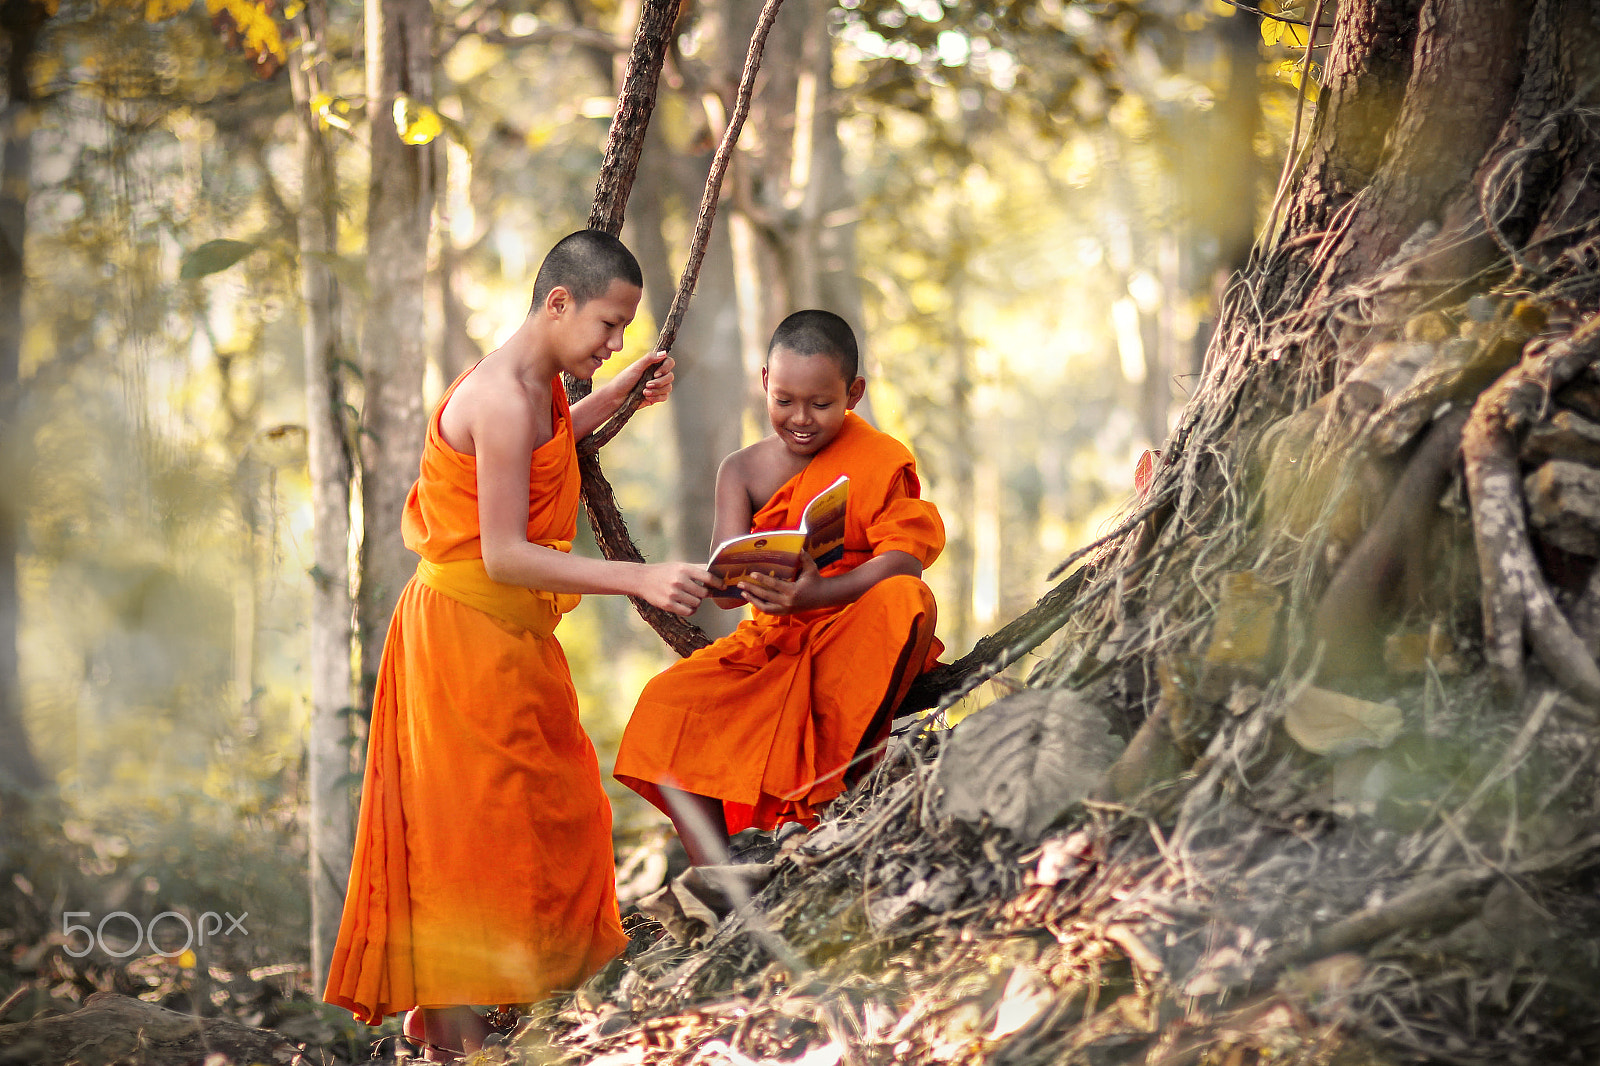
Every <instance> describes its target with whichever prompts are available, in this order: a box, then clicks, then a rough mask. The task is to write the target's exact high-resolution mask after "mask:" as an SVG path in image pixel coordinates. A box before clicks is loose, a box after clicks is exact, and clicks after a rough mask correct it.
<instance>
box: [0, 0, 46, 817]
mask: <svg viewBox="0 0 1600 1066" xmlns="http://www.w3.org/2000/svg"><path fill="white" fill-rule="evenodd" d="M44 19H45V8H44V7H43V6H42V5H39V4H34V3H32V2H30V0H9V2H7V3H5V4H3V5H0V28H3V29H4V30H5V31H6V35H7V37H8V38H9V44H10V49H9V52H8V54H7V56H6V102H5V110H4V112H3V113H0V456H4V457H5V459H4V462H5V465H6V466H7V467H8V468H9V469H7V470H5V475H6V480H7V482H8V484H9V485H11V486H13V487H14V486H15V485H16V484H18V481H17V477H18V475H20V473H21V471H20V470H18V469H15V468H14V466H13V464H16V463H17V461H18V456H19V455H21V454H23V452H24V451H25V449H26V444H25V442H24V441H22V440H20V439H19V437H20V434H21V432H22V431H21V427H20V425H19V419H18V417H17V414H18V411H17V400H18V389H19V387H20V386H19V377H18V374H19V370H20V366H21V364H20V356H21V349H22V289H23V285H24V284H25V282H26V272H25V271H24V269H23V263H24V258H23V255H24V245H25V243H26V240H27V232H28V191H29V189H30V188H31V186H32V178H33V175H32V170H33V134H32V128H33V124H34V121H35V105H34V101H33V89H32V85H31V84H30V82H29V68H30V66H31V64H32V60H33V53H34V49H35V46H36V44H37V42H38V38H39V31H40V28H41V26H42V25H43V23H44ZM20 502H21V501H18V500H16V499H15V498H14V492H12V491H7V492H0V794H7V795H10V794H14V793H15V792H16V791H19V790H20V791H22V792H28V791H32V790H33V789H36V788H38V787H40V786H41V785H43V784H44V782H45V775H44V772H43V770H42V769H41V768H40V766H39V763H38V760H37V759H36V758H35V757H34V753H33V745H32V742H31V741H30V739H29V737H28V729H27V725H26V723H25V722H24V720H23V715H22V686H21V678H20V676H19V672H18V666H19V664H18V660H17V629H18V621H19V615H20V608H21V601H20V597H19V590H18V588H17V554H18V551H19V548H20V542H19V535H20V531H21V521H22V515H21V511H20V509H19V507H18V506H17V505H18V503H20ZM4 807H5V809H6V811H7V812H10V811H11V807H12V805H11V804H10V803H6V804H4Z"/></svg>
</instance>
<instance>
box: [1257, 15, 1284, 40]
mask: <svg viewBox="0 0 1600 1066" xmlns="http://www.w3.org/2000/svg"><path fill="white" fill-rule="evenodd" d="M1261 39H1262V40H1263V41H1265V42H1266V43H1267V44H1277V43H1278V42H1279V41H1281V40H1283V23H1281V22H1279V21H1278V20H1277V19H1270V18H1269V19H1262V20H1261Z"/></svg>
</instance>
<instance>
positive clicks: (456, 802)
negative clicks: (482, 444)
mask: <svg viewBox="0 0 1600 1066" xmlns="http://www.w3.org/2000/svg"><path fill="white" fill-rule="evenodd" d="M468 373H470V371H469V372H468ZM465 376H466V375H462V378H458V379H457V380H456V383H455V384H452V385H451V387H450V391H449V392H447V393H446V394H445V397H444V399H443V400H441V401H440V403H439V406H438V408H437V409H435V411H434V413H433V416H432V418H431V419H430V420H429V423H428V436H427V441H426V444H425V445H424V448H423V453H422V471H421V477H420V478H419V479H418V481H417V483H416V485H415V486H413V488H412V490H411V494H410V497H409V498H408V499H407V501H406V509H405V516H404V519H403V531H404V535H405V542H406V546H407V547H409V548H411V549H412V550H413V551H415V552H417V553H418V554H419V555H421V556H422V559H423V562H422V564H420V565H419V571H418V576H417V577H414V578H412V579H411V581H410V582H409V583H407V585H406V587H405V589H404V591H402V592H401V594H400V601H399V604H398V606H397V607H396V608H395V613H394V618H393V620H392V621H391V622H390V624H389V636H388V640H387V641H386V642H385V644H384V649H383V663H382V666H381V667H380V668H379V674H378V685H377V694H376V698H375V701H374V706H373V709H372V726H371V730H370V733H369V735H368V740H367V769H366V778H365V782H364V784H363V786H362V795H361V814H360V821H359V823H358V826H357V831H356V845H355V856H354V860H353V862H352V864H351V869H350V884H349V889H348V891H347V893H346V896H345V905H344V917H343V920H342V922H341V923H340V927H339V940H338V944H337V946H336V948H335V950H334V954H333V959H332V964H331V967H330V973H329V976H328V986H327V990H326V991H325V993H324V998H326V999H327V1001H328V1002H330V1003H335V1004H338V1005H339V1006H341V1007H345V1008H347V1009H348V1010H350V1011H351V1012H352V1013H354V1014H355V1015H356V1017H357V1018H359V1019H360V1020H362V1021H364V1022H368V1023H374V1024H375V1023H377V1022H378V1021H380V1020H381V1019H382V1018H383V1017H384V1016H385V1015H387V1014H391V1013H394V1012H396V1011H401V1010H406V1009H409V1008H411V1007H414V1006H429V1007H435V1006H448V1005H454V1004H506V1003H527V1002H531V1001H534V1000H538V999H541V998H543V997H544V996H546V995H547V994H548V993H550V992H551V991H552V990H555V989H561V988H571V987H574V986H575V985H576V984H577V983H578V982H580V981H582V980H583V979H584V978H585V977H587V976H588V975H589V974H591V973H593V972H594V971H595V970H597V969H599V968H600V967H601V966H602V965H604V964H605V963H606V961H607V960H609V959H610V958H611V957H612V956H614V955H616V954H617V953H618V952H619V951H621V949H622V948H623V946H625V944H626V943H627V939H626V937H624V935H623V933H622V927H621V924H620V922H619V920H618V913H617V898H616V887H615V876H616V872H615V866H614V862H613V855H612V845H611V806H610V804H609V802H608V801H607V799H606V796H605V793H604V791H603V789H602V786H601V782H600V769H599V764H598V760H597V759H596V757H595V752H594V747H593V745H592V744H591V743H590V742H589V738H588V736H587V735H586V734H585V733H584V731H583V729H582V728H581V727H580V726H579V724H578V703H577V697H576V694H575V693H574V691H573V687H572V677H571V673H570V671H569V669H568V667H567V660H566V656H565V655H564V654H563V652H562V650H561V645H560V644H559V643H557V641H556V639H555V638H554V637H553V636H551V635H550V630H551V629H553V628H554V625H555V623H556V622H557V621H558V620H559V617H560V613H561V612H562V611H563V610H566V609H570V608H571V606H573V605H574V604H575V603H576V602H577V597H574V596H559V597H558V596H555V595H554V594H551V593H548V592H540V591H536V590H527V589H515V588H513V587H511V586H506V585H498V584H497V583H495V582H492V581H490V580H489V579H488V577H487V575H486V574H484V573H483V567H482V554H483V553H482V546H481V544H480V541H479V536H478V495H477V468H476V460H475V458H474V457H473V456H470V455H462V454H461V453H459V452H457V451H455V450H454V449H452V448H451V447H450V445H449V444H447V443H445V441H444V438H443V437H442V436H441V435H440V432H439V415H440V412H441V411H443V409H444V405H445V402H446V401H448V400H449V398H450V395H451V394H453V393H454V391H455V387H456V385H458V384H460V382H461V380H462V379H464V378H465ZM552 392H553V394H554V400H553V404H552V417H553V419H554V436H553V438H552V439H551V440H550V441H549V442H547V443H546V444H544V445H543V446H541V447H540V448H538V449H537V450H536V451H535V452H534V453H533V461H532V465H531V469H530V473H529V499H528V539H529V540H530V541H537V542H540V543H543V544H546V545H548V546H553V547H560V548H563V549H566V548H570V546H571V539H572V536H573V534H574V532H575V531H576V528H577V526H576V521H577V509H578V490H579V481H578V465H577V455H576V452H575V451H574V449H573V437H572V423H571V420H570V416H569V414H568V411H567V401H566V396H565V394H564V393H563V392H562V389H561V384H560V382H559V381H558V382H556V383H555V384H554V385H553V388H552ZM435 564H437V565H435ZM439 575H442V577H440V576H439ZM452 575H454V576H452ZM440 588H446V589H449V590H450V591H449V592H448V593H447V592H444V591H440ZM463 600H465V601H466V602H463ZM468 602H475V603H478V606H476V607H474V606H468V605H467V604H468ZM486 612H487V613H486Z"/></svg>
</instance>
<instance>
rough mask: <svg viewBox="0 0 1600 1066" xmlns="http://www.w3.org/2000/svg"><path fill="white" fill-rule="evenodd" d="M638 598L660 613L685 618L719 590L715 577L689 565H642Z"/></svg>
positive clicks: (718, 583)
mask: <svg viewBox="0 0 1600 1066" xmlns="http://www.w3.org/2000/svg"><path fill="white" fill-rule="evenodd" d="M640 574H641V580H640V582H639V588H638V590H637V593H636V594H637V595H638V596H639V598H640V599H643V600H645V601H647V602H649V603H651V604H653V605H655V606H656V607H659V608H661V609H662V610H663V611H671V612H672V613H673V614H676V615H682V616H688V615H691V614H693V613H694V610H695V608H696V607H699V606H700V601H701V600H703V599H705V598H706V596H707V595H709V593H710V590H711V589H713V588H718V587H720V582H718V580H717V578H716V575H714V574H712V573H711V571H709V570H707V569H705V568H704V567H699V566H694V565H692V564H690V563H645V564H643V565H642V566H641V568H640Z"/></svg>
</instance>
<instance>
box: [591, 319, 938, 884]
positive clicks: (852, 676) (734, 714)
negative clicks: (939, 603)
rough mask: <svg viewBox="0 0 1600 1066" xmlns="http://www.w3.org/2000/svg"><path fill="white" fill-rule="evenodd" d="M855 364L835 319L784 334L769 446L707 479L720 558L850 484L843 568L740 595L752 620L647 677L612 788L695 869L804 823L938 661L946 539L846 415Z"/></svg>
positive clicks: (857, 387) (849, 339)
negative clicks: (937, 581) (679, 847)
mask: <svg viewBox="0 0 1600 1066" xmlns="http://www.w3.org/2000/svg"><path fill="white" fill-rule="evenodd" d="M857 363H858V357H857V352H856V340H855V335H854V334H853V333H852V332H851V330H850V327H849V325H848V324H847V323H846V322H845V321H844V319H842V318H840V317H839V316H838V315H835V314H832V313H830V312H827V311H815V310H813V311H799V312H796V313H795V314H793V315H790V316H789V317H788V318H786V319H784V321H783V322H782V323H781V324H780V325H779V326H778V329H777V331H776V332H775V333H773V335H772V343H771V344H770V345H769V346H768V350H767V365H766V366H765V367H764V368H763V369H762V371H761V383H762V387H763V388H764V389H765V390H766V394H767V414H768V417H769V418H770V419H771V421H772V434H771V436H768V437H765V438H763V439H762V440H760V441H757V442H756V443H755V444H752V445H751V446H750V447H748V448H745V449H743V450H741V451H737V452H734V453H733V454H732V455H730V456H728V458H727V459H725V460H723V463H722V467H721V469H720V470H719V471H718V473H717V502H716V522H715V537H714V540H713V543H714V544H719V543H721V542H722V541H723V540H726V539H728V538H730V537H735V536H739V535H742V534H744V533H749V532H758V531H764V530H773V529H793V528H795V526H796V525H798V523H799V521H800V516H801V513H802V512H803V511H804V510H805V506H806V504H808V503H809V502H811V499H812V498H813V497H814V496H816V494H817V493H818V492H820V491H822V490H823V489H824V488H826V487H828V485H830V484H831V483H832V482H833V481H834V480H835V479H837V478H838V477H839V475H841V474H848V475H849V477H850V498H849V504H848V507H847V510H846V515H845V544H844V547H845V552H844V557H843V558H842V559H841V560H839V561H837V562H833V563H830V564H828V565H827V566H826V567H825V568H824V569H823V570H821V571H818V570H817V567H816V565H815V564H814V563H812V561H811V560H810V558H806V559H805V562H804V568H803V569H802V570H801V572H800V574H799V575H798V576H797V577H796V578H795V579H794V580H793V581H784V580H781V579H779V578H776V577H771V576H767V575H757V576H754V577H751V578H747V579H745V580H743V581H741V582H740V583H739V585H738V588H739V591H740V593H741V594H742V596H743V599H744V602H746V603H748V604H749V605H750V606H751V607H752V608H754V614H753V617H751V618H750V619H748V620H746V621H744V622H742V623H741V624H740V625H739V627H738V629H736V630H735V631H734V632H733V633H732V634H731V635H729V636H727V637H724V638H723V639H721V640H719V641H716V642H715V643H713V644H711V645H710V646H709V647H706V648H702V649H700V650H699V651H697V652H695V653H694V654H693V655H691V656H689V657H688V658H687V659H684V660H683V661H681V662H679V663H675V664H674V665H673V666H671V667H670V668H668V669H667V670H665V671H664V672H662V673H661V674H660V675H658V676H657V677H655V678H653V679H652V680H651V681H650V683H649V684H648V685H646V686H645V689H644V692H643V693H641V694H640V697H639V703H638V706H637V707H636V708H635V710H634V712H633V717H632V719H631V720H630V721H629V723H628V727H627V730H626V731H625V733H624V734H623V738H622V744H621V747H620V749H619V751H618V754H617V766H616V777H617V780H619V781H621V782H622V783H623V784H625V785H627V786H628V787H629V788H632V789H633V790H634V791H636V792H638V793H639V794H640V795H642V796H644V797H645V798H646V799H648V800H650V802H652V803H654V804H655V805H656V806H657V807H659V808H660V809H661V810H662V811H663V812H664V813H665V814H666V815H667V817H669V818H671V819H672V822H673V825H674V827H675V828H676V829H677V831H678V836H679V838H680V839H681V840H682V841H683V843H684V847H685V849H686V850H687V851H688V853H689V859H690V861H691V862H693V863H694V864H695V865H697V866H700V865H707V864H712V863H716V862H720V861H725V860H724V859H723V856H724V855H725V854H726V848H727V842H728V835H729V834H730V833H732V832H738V831H739V830H741V829H744V828H747V827H749V826H758V827H760V828H763V829H771V828H774V827H775V826H777V825H778V824H779V823H781V822H785V821H802V822H806V823H808V824H809V823H810V822H812V821H814V820H815V814H814V810H815V808H817V807H818V806H820V805H821V804H823V803H826V802H827V801H828V800H831V799H833V798H834V797H835V796H837V795H838V794H839V793H840V792H842V791H843V790H844V784H845V783H844V776H845V772H846V771H847V770H848V769H849V768H850V765H851V763H852V762H853V761H854V760H855V759H856V758H857V756H858V755H860V754H862V753H863V752H865V751H868V750H870V749H871V748H872V747H873V746H874V745H876V744H877V743H878V742H879V741H881V740H882V738H883V737H884V736H885V735H886V734H887V732H888V729H889V724H890V720H891V718H892V715H893V712H894V708H895V707H896V706H897V705H898V704H899V703H900V701H901V700H902V699H903V698H904V697H905V694H906V690H907V689H908V688H910V686H911V683H912V681H914V680H915V679H916V677H917V675H919V674H921V673H922V672H923V671H925V670H927V669H928V668H930V667H931V666H932V665H933V664H934V661H935V660H936V659H937V657H938V655H939V652H940V651H942V650H943V648H942V646H941V645H940V644H939V642H938V641H937V640H936V639H935V638H934V635H933V628H934V621H935V608H934V602H933V594H932V593H931V592H930V591H929V590H928V586H927V585H925V584H924V583H923V582H922V571H923V568H924V567H926V566H928V565H929V564H930V563H932V562H933V560H934V559H935V558H936V557H937V556H938V555H939V552H940V551H941V550H942V549H943V547H944V524H943V522H942V521H941V520H940V518H939V512H938V511H937V510H936V509H935V508H934V506H933V504H931V503H929V502H927V501H926V500H923V499H921V498H920V493H921V486H920V484H919V482H918V481H917V472H916V464H915V462H914V461H913V460H912V458H911V452H910V451H909V450H908V449H907V448H906V447H905V445H903V444H901V443H900V442H899V441H897V440H895V439H894V438H893V437H891V436H889V435H888V434H886V433H881V432H879V431H878V430H876V429H874V428H873V427H872V426H870V425H868V424H867V422H866V421H865V420H864V419H862V418H861V416H859V415H857V414H855V413H854V411H852V410H851V409H852V408H853V407H855V405H856V404H857V403H859V402H860V400H861V397H862V394H863V393H864V392H865V391H866V381H865V379H863V378H862V377H861V376H860V374H859V373H858V370H857Z"/></svg>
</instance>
